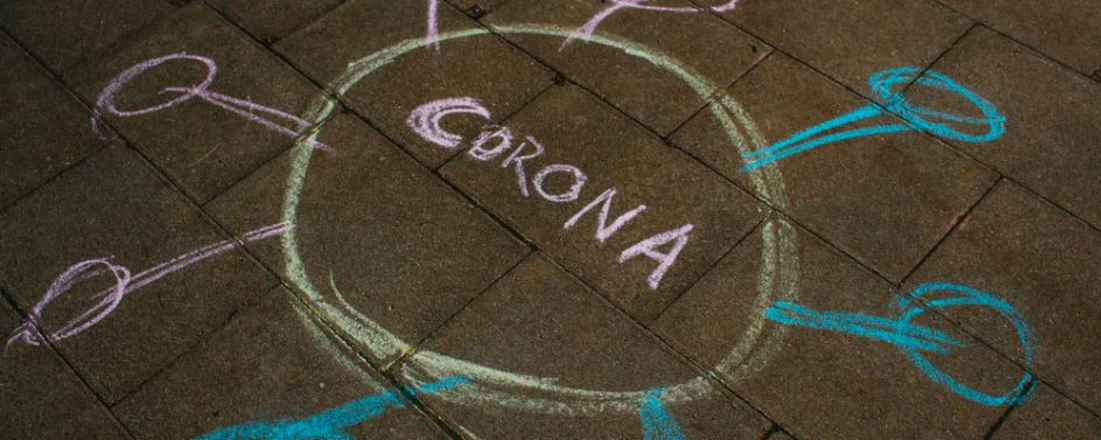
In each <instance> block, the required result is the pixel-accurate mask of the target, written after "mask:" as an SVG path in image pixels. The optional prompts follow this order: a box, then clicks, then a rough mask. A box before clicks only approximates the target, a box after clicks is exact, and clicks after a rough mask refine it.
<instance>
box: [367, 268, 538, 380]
mask: <svg viewBox="0 0 1101 440" xmlns="http://www.w3.org/2000/svg"><path fill="white" fill-rule="evenodd" d="M536 254H539V255H544V256H547V257H548V258H547V259H550V258H549V256H548V255H547V254H546V253H544V252H540V251H539V250H538V249H528V251H527V253H525V254H524V255H523V256H522V257H520V258H519V259H517V260H516V262H515V263H513V264H512V265H510V266H509V267H508V268H507V269H505V270H504V271H503V272H501V274H500V275H499V276H498V277H497V278H496V279H494V280H493V281H491V282H490V283H489V284H487V285H486V287H485V288H484V289H482V290H481V291H479V292H478V293H477V294H476V295H474V296H473V297H471V298H470V299H469V300H467V302H466V303H464V304H463V305H462V306H461V307H459V308H457V309H455V311H454V312H453V313H451V315H450V316H448V317H447V318H446V319H444V320H442V321H440V323H439V325H437V326H436V327H434V328H432V329H430V330H429V331H428V332H426V333H425V334H424V336H423V337H421V338H420V339H419V340H417V342H416V343H415V344H412V345H413V350H411V351H408V352H405V353H402V354H401V356H399V357H398V358H397V359H394V360H393V361H392V362H390V365H389V366H388V367H387V368H386V369H387V370H393V371H395V372H396V370H398V369H400V368H399V367H401V366H404V365H405V364H406V363H407V362H408V360H409V359H410V358H411V357H413V355H415V354H416V353H417V352H419V351H421V347H424V346H425V345H426V344H427V343H428V342H429V340H431V339H433V338H434V337H435V336H436V335H437V333H438V332H439V331H440V330H442V329H444V328H445V327H447V326H448V324H450V323H451V322H452V321H454V320H455V319H456V318H458V316H459V315H460V314H462V313H463V312H464V311H466V310H467V309H468V308H470V306H471V305H472V304H474V303H475V302H477V301H478V300H479V299H481V298H482V297H484V296H486V295H488V294H489V292H490V291H491V290H493V289H494V288H495V287H497V286H499V285H500V284H501V282H502V281H503V280H504V279H505V278H507V277H508V276H509V275H511V274H512V272H513V271H515V270H516V268H518V267H520V265H521V264H524V262H525V261H528V259H529V258H531V257H532V256H533V255H536Z"/></svg>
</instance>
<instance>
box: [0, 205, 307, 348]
mask: <svg viewBox="0 0 1101 440" xmlns="http://www.w3.org/2000/svg"><path fill="white" fill-rule="evenodd" d="M292 227H293V226H292V225H291V224H290V223H287V222H283V223H277V224H274V225H271V226H266V227H263V228H260V229H257V230H255V231H251V232H248V233H246V234H244V235H242V236H241V237H239V238H233V239H229V240H225V241H221V242H218V243H215V244H212V245H209V246H206V247H203V248H200V249H198V250H195V251H192V252H188V253H186V254H183V255H180V256H178V257H176V258H173V259H171V260H168V261H166V262H163V263H160V264H158V265H156V266H153V267H151V268H149V269H146V270H144V271H142V272H141V273H138V274H137V275H134V276H131V275H130V269H128V268H126V267H124V266H120V265H117V264H113V263H111V262H110V261H108V259H107V258H96V259H91V260H87V261H83V262H80V263H77V264H74V265H72V266H70V267H69V268H68V269H66V270H65V272H62V273H61V275H59V276H58V277H57V279H55V280H54V282H53V283H52V284H50V287H49V288H48V289H46V293H45V294H44V295H42V299H41V300H39V301H38V304H35V306H34V308H32V309H31V311H30V313H28V314H27V319H25V320H24V321H23V323H22V324H20V325H19V326H18V327H16V328H15V330H13V331H12V333H11V335H10V336H8V342H7V344H6V345H5V347H10V346H11V345H12V344H13V343H15V342H16V341H22V342H24V343H26V344H27V345H32V346H36V345H41V344H42V343H45V342H46V340H47V339H49V340H51V341H53V342H61V341H63V340H65V339H68V338H71V337H73V336H76V335H78V334H80V333H82V332H84V331H85V330H88V329H89V328H92V327H93V326H95V325H96V324H98V323H99V322H100V321H103V320H104V319H106V318H107V316H108V315H110V314H111V312H114V311H115V309H116V308H118V306H119V304H120V303H121V302H122V299H123V298H124V297H125V296H126V295H128V294H130V293H131V292H133V291H135V290H138V289H140V288H142V287H145V286H146V285H148V284H150V283H152V282H154V281H157V280H159V279H161V278H164V277H165V276H168V275H169V274H172V273H175V272H178V271H180V270H182V269H183V268H185V267H187V266H190V265H192V264H195V263H198V262H200V261H202V260H206V259H208V258H211V257H213V256H216V255H219V254H222V253H224V252H226V251H229V250H231V249H234V248H236V247H238V246H243V245H244V244H245V243H249V242H254V241H260V240H264V239H267V238H271V237H276V236H279V235H283V234H285V233H286V232H287V231H289V230H291V228H292ZM105 273H109V274H111V275H113V276H114V277H115V285H114V286H113V287H110V288H108V289H105V290H102V291H100V292H98V293H96V294H95V295H93V296H92V298H94V299H97V300H98V302H96V303H95V304H93V305H92V306H91V307H89V308H88V309H87V310H85V311H84V313H81V314H80V315H79V316H77V317H75V318H73V319H70V320H69V321H68V322H66V323H65V324H63V325H62V326H61V327H59V328H57V329H54V330H51V331H47V332H45V334H44V333H43V331H44V330H43V327H42V316H43V314H42V313H43V310H44V309H45V308H46V306H48V305H49V304H50V303H52V302H53V301H54V300H56V299H57V298H59V297H60V296H62V295H64V294H66V293H68V292H69V291H70V290H71V289H72V288H73V286H74V285H76V284H77V283H80V282H83V281H87V280H89V279H92V278H94V277H96V276H99V275H102V274H105Z"/></svg>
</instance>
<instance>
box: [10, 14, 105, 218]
mask: <svg viewBox="0 0 1101 440" xmlns="http://www.w3.org/2000/svg"><path fill="white" fill-rule="evenodd" d="M0 33H3V34H4V35H5V36H7V37H8V39H10V40H11V41H12V43H14V44H15V45H16V46H17V47H19V49H21V50H22V51H23V53H24V54H25V55H26V56H27V57H28V58H29V59H30V60H31V61H32V62H33V63H34V64H36V65H37V66H38V67H39V68H41V69H42V71H43V72H44V73H45V74H46V75H47V76H49V78H50V79H51V80H53V81H54V83H56V84H57V86H58V88H60V89H61V90H62V91H63V92H65V94H66V95H67V96H68V97H70V98H72V100H73V101H72V103H73V104H76V105H78V106H80V107H81V108H82V109H83V110H84V111H85V113H86V114H88V115H91V114H92V113H93V112H92V109H91V108H89V107H88V105H87V104H85V103H84V100H82V99H80V96H79V95H77V94H76V93H74V92H73V91H72V90H71V89H70V88H69V87H68V86H66V85H65V84H64V83H63V82H61V78H60V77H59V76H58V75H57V74H56V73H54V72H53V71H52V70H50V68H49V66H47V65H46V63H45V62H44V61H43V60H42V59H41V58H39V57H38V56H36V55H35V54H34V53H32V52H31V51H30V49H29V48H28V47H27V46H25V45H24V44H23V42H21V41H19V40H17V39H16V38H15V36H14V35H12V34H11V33H10V32H8V31H7V30H6V29H3V28H0ZM111 134H112V135H114V137H112V138H111V139H108V140H102V139H101V140H100V141H99V145H98V146H96V147H95V148H93V149H92V150H91V151H89V152H87V153H86V154H84V155H83V156H81V157H79V158H77V159H76V160H74V161H73V163H71V164H69V165H68V166H66V167H64V168H62V169H60V170H58V171H57V172H56V173H54V174H53V175H52V176H50V177H48V178H46V179H45V180H43V181H42V183H40V184H38V185H37V186H35V187H34V188H30V189H28V190H26V191H24V192H23V193H22V194H20V195H18V196H16V197H15V198H14V199H12V200H11V201H10V202H8V203H7V204H4V205H2V206H0V214H2V213H4V212H5V211H7V210H8V209H9V208H11V207H13V206H15V205H16V204H18V203H19V202H20V201H22V200H23V199H26V198H29V197H30V196H31V195H32V194H34V193H36V192H38V190H39V189H40V188H42V187H44V186H46V185H48V184H50V183H52V182H54V181H56V180H57V179H58V178H59V177H60V176H61V175H62V174H65V172H66V171H69V170H71V169H73V168H76V167H77V166H79V165H80V164H83V163H84V162H85V161H87V160H88V159H89V158H91V157H92V156H95V155H97V154H99V152H101V151H103V149H105V148H107V147H108V146H110V145H111V144H112V143H113V142H114V141H115V140H118V139H119V137H118V133H115V132H113V131H112V133H111Z"/></svg>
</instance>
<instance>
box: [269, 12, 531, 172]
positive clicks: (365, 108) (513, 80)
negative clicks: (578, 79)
mask: <svg viewBox="0 0 1101 440" xmlns="http://www.w3.org/2000/svg"><path fill="white" fill-rule="evenodd" d="M438 14H439V15H438V19H439V24H438V26H439V32H441V33H443V34H444V35H446V34H447V33H448V32H457V31H471V30H478V29H481V28H480V26H479V25H478V23H476V22H474V21H473V20H471V19H469V18H467V17H465V16H464V15H463V14H461V13H459V12H458V11H455V10H454V9H453V8H451V7H449V6H447V5H440V7H439V12H438ZM380 16H381V17H380ZM424 21H425V12H424V10H422V9H418V8H409V7H394V6H393V4H392V2H389V1H385V0H357V1H354V2H351V3H349V4H347V5H345V6H344V7H342V8H340V9H339V10H337V11H334V12H332V13H330V14H328V15H327V16H326V17H325V18H323V19H321V20H319V21H318V22H316V23H314V24H313V25H312V26H310V27H309V28H307V29H305V30H303V31H301V32H299V33H297V34H295V35H294V36H293V37H291V38H289V39H287V40H286V41H283V42H282V43H280V44H279V45H278V48H279V50H280V51H282V52H284V53H286V54H287V56H288V57H289V58H290V59H291V60H293V61H294V62H295V63H296V64H298V65H300V66H302V68H303V70H305V71H306V72H308V73H309V74H310V75H311V76H313V77H314V78H317V79H318V81H321V82H323V83H326V84H330V87H332V88H333V89H334V91H335V92H337V93H339V94H340V95H341V96H343V97H344V98H345V99H346V100H347V102H348V103H349V105H350V106H351V107H352V108H353V109H355V110H356V111H358V112H360V113H361V114H363V115H365V116H366V117H367V119H368V120H370V121H371V122H372V123H373V124H375V126H376V127H378V128H379V129H380V130H382V132H383V133H385V134H386V135H387V136H389V137H391V138H392V139H394V140H396V141H397V142H398V143H399V144H401V145H402V146H404V147H406V148H407V149H408V150H409V151H410V152H412V153H413V155H414V156H415V157H417V159H418V160H421V161H422V162H424V163H425V164H427V165H429V166H430V167H433V168H435V167H438V166H439V165H441V164H443V163H444V162H445V161H446V160H447V159H448V158H450V157H451V156H453V155H454V154H455V153H456V152H458V151H460V150H461V149H462V148H465V147H467V146H468V145H448V147H449V148H431V147H433V146H435V144H433V143H430V142H429V141H427V140H425V139H423V138H421V137H419V136H417V135H416V134H414V133H413V132H412V131H410V125H409V121H410V116H411V114H412V113H413V112H414V110H416V109H418V108H419V107H421V106H422V105H426V104H429V103H432V102H437V101H440V100H447V99H463V98H473V99H476V100H477V101H478V105H479V106H480V107H482V108H484V109H485V110H486V111H487V114H483V115H478V114H455V115H452V116H449V117H448V118H447V119H446V120H444V121H442V123H441V127H442V128H443V129H444V130H446V131H448V132H451V133H455V134H456V135H459V136H463V137H466V138H468V139H469V138H473V137H474V136H475V135H477V134H478V133H479V132H480V131H481V130H482V127H484V126H486V125H490V124H493V123H494V122H499V121H501V120H504V119H505V118H506V117H507V116H508V115H510V114H512V113H513V112H515V111H516V110H517V109H519V108H520V107H521V106H522V105H523V104H524V103H526V102H528V101H529V100H530V99H531V98H533V97H535V96H536V95H537V94H539V92H541V91H543V90H544V89H546V88H547V87H548V86H549V85H550V84H551V80H552V78H553V75H552V74H551V72H549V71H548V70H546V69H544V68H543V67H542V66H540V65H539V64H538V63H536V62H535V60H533V59H531V58H530V57H528V56H526V55H524V54H523V53H521V52H520V51H518V50H515V49H513V48H511V47H509V45H508V44H506V43H505V42H503V41H501V40H500V38H499V37H497V36H494V35H480V36H471V37H465V38H459V39H454V40H450V39H449V40H445V41H442V42H440V43H439V44H440V45H439V50H437V49H436V46H435V45H427V46H423V45H410V46H407V47H404V49H401V48H394V49H391V50H394V51H395V52H386V53H392V54H393V55H392V56H394V57H396V58H393V59H386V60H382V59H377V60H375V62H380V63H385V64H383V65H381V66H380V67H379V68H377V69H374V70H362V69H364V68H365V67H361V66H359V65H355V66H353V65H352V63H354V62H356V61H359V60H361V59H368V57H370V56H372V55H375V54H376V52H380V51H382V50H384V49H390V48H389V46H391V45H397V44H398V43H401V42H403V40H404V41H406V42H407V41H410V39H422V38H424V37H425V36H426V30H425V24H424ZM364 23H373V24H377V25H380V26H381V27H379V28H377V29H374V28H372V29H371V30H370V31H368V32H366V33H363V32H361V29H363V26H364ZM483 32H484V29H483ZM365 36H366V37H367V38H364V37H365ZM399 49H400V50H399ZM364 65H365V66H366V65H372V64H371V63H368V62H366V61H365V62H364ZM361 70H362V73H358V74H357V73H356V72H360V71H361ZM356 75H359V76H356ZM364 75H365V76H364ZM353 77H355V78H359V79H358V80H348V79H349V78H353ZM487 116H488V117H487Z"/></svg>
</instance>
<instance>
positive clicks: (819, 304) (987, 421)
mask: <svg viewBox="0 0 1101 440" xmlns="http://www.w3.org/2000/svg"><path fill="white" fill-rule="evenodd" d="M775 221H778V222H782V221H783V220H775ZM778 224H779V225H783V223H778ZM786 228H792V227H791V226H787V227H786ZM790 232H792V233H793V234H794V237H795V239H794V240H795V243H796V245H795V246H796V248H795V249H794V250H793V251H792V253H793V255H791V256H790V257H787V259H785V260H783V261H779V262H778V264H782V265H791V266H792V267H794V266H795V265H797V267H798V279H796V280H793V281H794V282H796V283H798V284H797V286H798V287H797V288H798V290H797V292H798V293H797V297H794V298H790V297H789V298H786V299H784V300H785V301H788V302H794V303H796V304H798V305H800V306H803V307H809V308H811V309H813V310H817V311H823V312H843V313H862V314H866V315H871V316H879V317H885V318H895V317H897V316H898V315H897V313H898V312H899V310H898V308H897V305H896V302H897V296H896V295H895V294H894V293H895V292H894V289H893V288H892V286H890V285H889V284H887V283H885V282H883V281H882V280H880V279H879V278H877V277H875V276H874V275H872V274H871V273H870V272H868V271H867V270H866V269H864V268H862V267H860V266H858V265H857V264H855V263H854V262H852V261H851V260H849V259H847V258H846V257H844V256H842V255H840V254H838V253H837V252H836V251H833V250H832V249H830V248H829V247H828V246H827V245H826V244H825V243H823V242H821V241H818V240H817V239H816V238H814V237H813V236H812V235H811V234H809V233H807V232H806V231H805V230H801V229H798V228H796V229H795V230H794V231H790ZM761 243H762V242H761V240H746V241H744V242H742V243H741V244H739V245H738V247H737V248H735V249H734V251H733V252H732V253H731V254H729V255H728V256H726V257H724V259H723V260H722V261H721V262H720V263H719V265H718V266H716V268H715V269H714V270H712V271H711V272H709V273H708V274H707V276H705V277H704V278H703V279H702V280H701V281H700V282H699V283H698V284H696V285H695V286H694V287H693V288H692V289H691V290H689V292H688V293H686V294H685V296H684V297H682V298H681V299H680V300H679V301H678V302H677V303H676V304H674V305H673V306H672V307H671V308H670V309H669V310H668V311H667V312H666V313H665V314H663V315H662V316H661V317H660V318H659V319H658V320H657V321H656V322H655V324H654V326H653V328H654V329H655V331H656V332H657V333H658V334H659V335H660V336H662V337H663V339H665V340H667V341H669V342H670V343H671V344H672V345H673V346H674V347H676V348H678V349H679V350H681V351H682V352H684V353H687V354H688V355H689V356H690V357H691V358H693V359H694V360H695V361H696V362H697V363H698V364H700V365H705V366H712V365H715V366H720V367H722V366H723V365H726V364H723V363H720V361H722V360H723V359H725V358H727V357H728V356H729V355H730V354H731V350H732V349H733V348H734V347H736V346H737V345H738V344H740V343H742V341H740V340H739V338H741V337H744V334H745V333H746V332H747V329H750V328H751V327H752V326H755V325H757V323H759V322H761V321H760V320H762V319H763V320H764V324H763V325H764V327H763V330H762V331H763V333H761V335H762V339H758V340H757V342H755V345H754V346H753V351H752V352H751V353H752V354H751V356H753V359H754V360H743V361H741V362H738V363H737V364H735V365H733V366H732V367H722V368H715V371H714V372H715V374H716V375H717V376H718V377H719V378H720V379H722V380H724V381H725V382H727V383H728V384H730V386H731V387H732V389H733V390H734V391H735V392H736V393H738V395H739V396H742V397H743V398H745V399H746V400H747V401H749V402H751V403H752V404H753V405H754V407H756V408H758V409H760V410H761V411H762V412H764V413H765V414H767V415H768V416H769V417H770V418H772V419H773V420H775V421H776V422H777V423H779V424H780V426H783V427H784V429H785V430H786V431H788V432H791V433H792V434H794V435H795V436H797V437H800V438H845V439H864V438H867V439H882V438H907V439H919V438H928V439H943V438H975V439H977V438H982V436H983V435H984V434H985V433H986V431H987V430H988V429H989V428H990V426H992V425H993V424H994V422H995V421H996V420H997V419H998V417H999V416H1000V415H1001V414H1002V412H1004V410H1005V408H1004V407H987V406H983V405H981V404H978V403H975V402H971V401H969V400H967V399H965V398H963V397H960V396H959V395H956V394H955V393H953V392H951V391H950V390H949V389H947V388H945V387H942V386H940V385H938V384H937V383H936V382H933V380H931V379H930V378H928V377H926V376H925V375H924V374H922V371H921V370H920V369H919V368H918V367H917V366H916V365H914V364H912V363H911V362H910V360H909V358H908V357H907V356H906V355H905V354H904V353H903V352H902V351H900V350H899V349H898V348H896V347H894V346H892V345H891V344H888V343H885V342H879V341H873V340H871V339H869V338H865V337H860V336H854V335H849V334H841V333H836V332H832V331H827V330H814V329H809V328H804V327H783V328H780V327H778V326H781V325H783V324H779V323H777V322H775V321H772V320H770V319H767V318H765V317H764V316H762V315H761V314H758V313H761V312H754V310H760V309H757V308H756V307H757V306H756V305H755V302H756V301H758V295H757V292H755V291H754V289H753V286H757V285H758V278H759V277H760V276H762V270H763V269H764V266H763V265H762V264H761V247H762V246H763V245H762V244H761ZM739 286H743V287H740V288H739ZM768 303H770V304H772V300H769V301H768ZM914 322H915V323H916V324H919V325H923V326H927V327H931V328H933V329H936V330H940V331H942V332H945V333H946V334H947V335H949V336H950V337H952V338H954V339H956V340H960V341H964V342H965V343H966V345H965V346H964V347H962V348H957V349H956V350H955V351H953V352H952V353H951V354H949V355H941V354H934V353H929V354H927V357H928V359H929V361H930V362H932V363H933V364H934V365H936V366H937V367H939V368H940V369H942V370H943V371H944V372H945V373H946V374H949V375H951V376H952V377H954V378H956V380H958V381H961V382H963V383H965V384H967V385H969V386H972V387H976V388H978V389H979V390H980V391H982V392H986V393H990V394H1001V393H1003V392H1004V391H1005V390H1009V389H1012V388H1013V386H1014V385H1015V384H1016V383H1017V382H1018V381H1019V380H1020V378H1021V376H1022V375H1023V374H1024V373H1023V372H1021V371H1020V370H1018V369H1017V368H1016V367H1014V366H1013V365H1012V364H1010V363H1008V362H1007V361H1005V360H1004V359H1003V358H1001V357H999V356H998V355H997V354H996V353H994V352H993V351H992V350H990V349H988V348H986V347H985V346H984V345H982V344H980V343H978V341H975V340H973V339H970V338H969V337H967V336H966V335H965V334H963V333H962V332H960V331H959V330H958V329H955V328H954V327H952V326H951V325H950V324H949V322H948V321H947V320H945V319H943V318H939V317H937V316H933V315H931V314H929V313H926V314H923V315H921V316H919V317H918V318H917V319H915V320H914ZM760 362H764V363H763V364H761V363H760ZM754 366H757V367H758V369H757V370H754V368H755V367H754Z"/></svg>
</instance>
